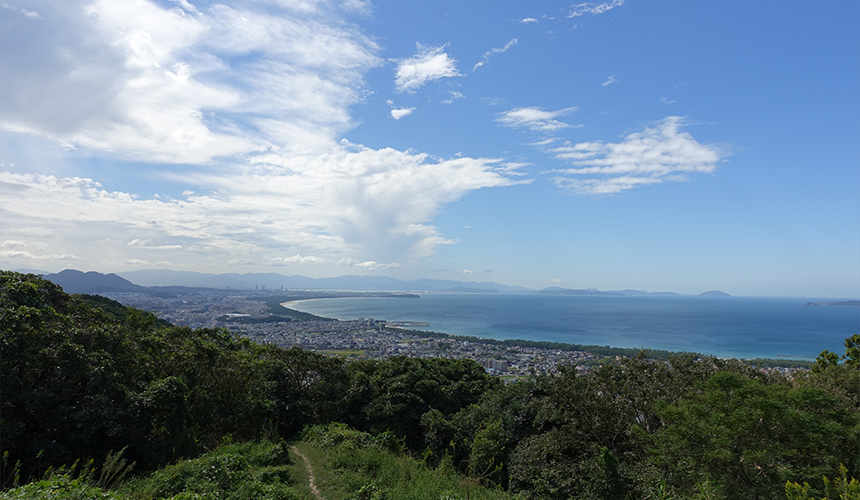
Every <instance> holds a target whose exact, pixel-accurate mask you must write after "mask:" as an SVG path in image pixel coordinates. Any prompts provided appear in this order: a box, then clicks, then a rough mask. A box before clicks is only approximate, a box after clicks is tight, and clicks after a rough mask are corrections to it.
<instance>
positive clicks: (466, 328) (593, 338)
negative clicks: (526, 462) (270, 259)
mask: <svg viewBox="0 0 860 500" xmlns="http://www.w3.org/2000/svg"><path fill="white" fill-rule="evenodd" d="M821 300H822V299H799V298H792V299H785V298H739V297H733V298H704V297H655V296H644V297H615V296H610V297H605V296H604V297H601V296H582V297H577V296H562V295H514V294H510V295H509V294H486V295H483V294H421V298H420V299H405V298H350V299H320V300H306V301H300V302H293V303H291V304H290V305H289V307H292V308H294V309H297V310H300V311H304V312H309V313H313V314H317V315H319V316H325V317H329V318H338V319H344V320H346V319H356V318H359V317H363V318H375V319H384V320H388V321H416V322H426V323H429V326H426V327H425V326H422V327H420V329H422V330H431V331H436V332H444V333H451V334H457V335H475V336H478V337H484V338H493V339H526V340H547V341H553V342H567V343H572V344H585V345H608V346H612V347H634V348H639V347H646V348H652V349H665V350H669V351H688V352H698V353H703V354H712V355H716V356H721V357H739V358H755V357H763V358H777V357H791V358H798V359H804V358H805V357H810V358H812V357H815V356H816V355H818V353H820V352H821V351H823V350H824V349H829V350H831V351H834V352H837V353H839V354H842V352H843V351H844V346H843V341H844V340H845V338H846V337H849V336H851V335H853V334H855V333H860V308H857V307H806V306H803V304H805V303H806V302H810V301H812V302H819V301H821Z"/></svg>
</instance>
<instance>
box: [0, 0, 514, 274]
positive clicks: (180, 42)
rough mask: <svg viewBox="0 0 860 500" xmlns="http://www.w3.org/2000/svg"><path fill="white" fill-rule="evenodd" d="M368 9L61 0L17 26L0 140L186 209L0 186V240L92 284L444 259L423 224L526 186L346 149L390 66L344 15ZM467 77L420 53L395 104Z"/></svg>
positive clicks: (303, 3) (29, 182)
mask: <svg viewBox="0 0 860 500" xmlns="http://www.w3.org/2000/svg"><path fill="white" fill-rule="evenodd" d="M195 3H197V2H195ZM197 4H198V5H202V4H199V3H197ZM347 4H348V5H347ZM366 8H367V5H366V4H365V3H364V2H360V1H355V0H347V1H346V2H343V1H337V0H268V1H266V2H258V3H253V2H252V3H247V2H236V3H232V2H225V3H217V4H214V5H211V6H209V7H206V8H204V7H202V6H201V7H199V10H197V8H196V7H194V5H192V4H191V3H188V1H187V0H175V3H173V4H166V5H163V4H159V3H155V2H152V1H149V0H127V1H122V2H115V1H111V0H69V1H67V2H61V3H58V4H56V5H55V6H54V8H52V9H51V10H50V11H43V12H42V14H43V16H44V17H43V18H42V19H41V20H40V21H39V22H19V23H11V24H9V25H8V26H10V27H11V28H10V29H9V30H3V31H0V46H12V45H13V44H14V46H15V47H18V48H20V53H18V54H15V57H12V54H10V53H9V52H8V51H0V74H2V75H4V77H3V78H0V130H3V131H5V132H6V133H7V134H8V135H9V136H12V137H18V136H23V135H24V134H33V135H36V136H38V137H40V138H41V139H39V140H44V138H47V139H48V140H51V141H56V143H58V144H61V145H64V146H68V147H69V149H71V148H77V152H75V153H72V152H67V153H66V154H82V155H92V156H94V157H97V158H109V159H114V158H117V157H119V158H130V159H134V160H141V161H143V162H148V163H149V165H147V167H146V168H148V169H151V172H150V173H151V174H152V176H154V177H152V178H154V179H155V180H156V181H158V180H164V179H167V180H169V181H170V182H171V183H172V184H173V185H175V186H176V187H177V189H176V191H175V192H182V193H183V194H182V198H181V199H176V198H173V197H171V196H170V195H166V194H165V193H164V192H162V196H158V195H154V196H152V197H147V196H142V195H139V194H137V193H134V192H130V191H127V190H115V188H114V187H112V186H111V185H110V183H109V182H108V181H103V182H104V183H105V184H107V187H106V186H103V185H101V184H99V183H97V182H95V181H94V180H93V179H91V178H89V177H90V176H92V177H95V175H96V174H93V173H90V174H88V175H86V176H84V175H82V176H80V177H76V176H74V175H72V174H66V175H56V176H51V175H42V174H40V173H37V172H35V171H33V170H31V171H30V172H29V173H20V172H26V171H27V170H26V167H15V172H3V171H0V228H2V229H0V236H2V240H3V241H6V242H11V243H8V244H6V245H5V246H3V247H2V251H3V252H5V253H4V254H2V256H4V257H7V258H9V259H16V261H26V260H32V261H34V262H35V261H39V262H43V261H47V260H51V259H53V260H63V259H81V260H82V261H83V262H82V264H81V265H90V266H93V267H96V266H103V265H116V266H124V265H140V263H142V262H150V263H154V264H155V265H161V264H160V263H163V262H165V260H162V258H163V257H165V255H164V254H165V253H168V252H169V253H170V263H168V264H169V265H171V266H176V267H179V268H183V267H184V268H189V269H205V268H206V266H210V269H215V268H217V266H224V265H229V263H231V262H232V263H237V262H242V263H255V262H256V263H264V264H255V265H268V263H272V262H277V261H278V260H279V259H280V263H281V264H282V265H291V266H304V265H307V266H310V265H314V266H344V265H348V266H352V267H354V268H356V269H364V270H371V269H389V268H393V267H397V266H401V265H408V264H409V263H410V262H414V261H416V259H420V258H422V257H425V256H427V255H429V254H431V253H432V252H433V250H434V248H436V246H437V245H442V244H450V243H452V242H451V241H450V240H449V239H447V238H446V237H445V236H444V235H443V234H441V232H440V231H439V230H438V229H437V228H436V227H435V226H434V225H433V223H432V221H433V218H434V217H435V216H436V215H437V214H438V212H439V210H440V209H441V207H443V206H444V205H445V204H447V203H451V202H454V201H456V200H458V199H459V198H460V197H462V196H464V195H465V194H466V193H468V192H470V191H472V190H476V189H481V188H488V187H500V186H508V185H512V184H516V183H517V182H528V180H526V181H514V180H513V179H515V178H516V176H518V175H520V173H519V172H517V170H516V169H517V165H516V164H510V163H505V162H503V161H501V160H498V159H492V158H468V157H457V158H453V159H441V160H439V159H431V158H430V156H429V155H427V154H421V153H415V152H411V151H407V152H402V151H397V150H394V149H381V150H373V149H368V148H364V147H361V146H356V145H351V144H349V143H348V142H345V141H341V140H340V138H341V137H342V136H343V132H345V131H346V130H348V129H349V128H351V127H352V126H354V124H355V123H354V121H353V119H352V118H351V115H350V112H349V109H350V106H352V105H353V104H355V103H357V102H359V101H360V99H361V98H362V96H363V95H366V92H364V89H363V85H364V80H363V79H364V75H365V74H366V72H367V71H368V70H370V69H371V68H373V67H375V66H378V65H379V64H380V62H381V59H380V58H379V57H378V55H377V53H378V52H379V48H378V47H377V45H376V44H375V42H373V41H372V40H371V39H370V38H369V37H367V36H365V35H364V34H362V33H361V32H360V30H359V29H358V27H357V26H356V25H354V24H352V23H350V22H349V21H348V20H346V19H345V18H344V17H343V16H344V12H345V9H346V10H349V11H350V12H356V11H358V12H361V11H363V10H366ZM48 14H49V15H48ZM458 74H459V73H458V72H457V70H456V62H455V61H454V60H453V59H452V58H451V57H450V56H449V55H448V54H446V53H445V47H444V46H443V47H435V48H423V47H421V46H419V53H418V54H417V55H416V56H414V57H412V58H410V59H407V60H404V61H400V63H399V66H398V88H399V89H400V90H401V91H411V90H414V89H417V88H420V87H421V86H422V85H424V84H425V83H427V82H429V81H432V80H436V79H438V78H444V77H452V76H457V75H458ZM450 95H451V98H452V99H454V98H458V97H461V96H462V95H461V94H454V93H451V94H450ZM395 111H396V110H395ZM392 116H394V113H393V114H392ZM402 116H405V115H401V117H402ZM158 163H160V165H158ZM189 164H190V165H191V167H189ZM118 165H120V166H121V165H123V163H118ZM125 165H129V168H133V167H134V166H136V165H134V164H130V163H127V164H125ZM120 166H118V167H117V170H119V169H120V168H121V167H120ZM201 166H202V167H201ZM90 168H92V169H93V170H97V169H98V166H97V163H96V162H93V164H91V165H90ZM9 169H10V170H11V169H12V167H11V166H10V167H9ZM105 175H110V174H107V173H105ZM99 177H100V178H103V177H104V175H101V173H99ZM117 177H118V178H119V177H121V175H120V174H117ZM122 182H123V180H119V181H118V182H117V185H120V184H121V183H122ZM186 187H191V188H192V189H185V188H186ZM146 189H150V188H146ZM183 189H184V191H183ZM106 237H109V239H106ZM37 239H38V240H40V241H41V240H44V241H47V242H49V243H50V250H49V247H48V246H38V242H37V241H36V240H37ZM15 242H22V244H23V246H22V245H19V244H18V243H15ZM94 242H100V243H99V244H94ZM16 245H17V246H16ZM154 255H155V256H156V257H153V256H154ZM285 256H287V257H285ZM290 256H295V257H290ZM294 258H295V259H296V260H291V259H294ZM105 263H107V264H105ZM165 265H167V264H165ZM249 265H250V264H249Z"/></svg>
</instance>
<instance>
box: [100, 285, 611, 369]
mask: <svg viewBox="0 0 860 500" xmlns="http://www.w3.org/2000/svg"><path fill="white" fill-rule="evenodd" d="M105 296H107V297H109V298H111V299H113V300H116V301H118V302H120V303H122V304H124V305H126V306H133V307H136V308H138V309H143V310H147V311H151V312H153V313H155V314H156V315H158V316H159V317H161V318H163V319H165V320H167V321H169V322H171V323H173V324H174V325H177V326H190V327H192V328H204V327H210V328H227V329H229V330H230V331H233V332H236V333H238V334H241V335H244V336H247V337H249V338H251V339H252V340H254V341H256V342H259V343H266V344H275V345H279V346H282V347H294V346H295V347H300V348H302V349H307V350H312V351H316V352H320V353H324V354H329V355H337V356H344V357H348V358H351V359H382V358H386V357H391V356H409V357H418V358H448V359H463V358H466V359H472V360H474V361H476V362H478V363H479V364H481V365H482V366H484V367H485V368H486V369H487V371H488V372H490V373H494V374H498V375H502V376H510V377H514V378H516V377H524V376H528V375H530V374H531V373H540V374H543V373H553V372H555V371H556V370H557V366H558V365H578V366H579V368H578V369H580V370H581V371H584V370H586V368H585V365H584V363H585V362H586V361H589V360H592V359H594V358H593V357H592V356H590V355H589V354H588V353H585V352H580V351H561V350H557V349H540V348H534V347H509V346H502V345H499V344H497V343H494V342H493V341H487V342H475V341H463V340H458V339H456V338H453V337H447V336H432V337H428V336H426V334H422V333H421V332H415V331H411V330H406V329H403V328H400V326H401V324H388V323H387V322H385V321H381V320H375V319H373V318H369V319H366V320H365V319H364V318H359V319H357V320H353V321H339V320H320V319H314V320H299V319H296V318H283V317H279V316H275V315H273V314H272V313H271V312H270V310H269V308H268V306H267V305H266V303H265V301H263V300H261V299H260V297H256V296H248V295H238V294H235V292H234V294H233V295H228V294H217V293H208V294H207V293H197V294H184V295H177V296H175V297H157V296H151V295H146V294H141V293H125V292H122V293H121V292H117V293H106V294H105Z"/></svg>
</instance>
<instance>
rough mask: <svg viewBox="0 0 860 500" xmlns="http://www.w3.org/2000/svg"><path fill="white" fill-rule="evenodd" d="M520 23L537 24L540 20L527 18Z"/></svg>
mask: <svg viewBox="0 0 860 500" xmlns="http://www.w3.org/2000/svg"><path fill="white" fill-rule="evenodd" d="M520 22H521V23H523V24H529V23H536V22H538V20H537V19H535V18H533V17H527V18H525V19H523V20H521V21H520Z"/></svg>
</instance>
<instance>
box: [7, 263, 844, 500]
mask: <svg viewBox="0 0 860 500" xmlns="http://www.w3.org/2000/svg"><path fill="white" fill-rule="evenodd" d="M99 300H100V303H98V304H97V305H96V307H94V306H93V305H91V304H92V303H93V301H92V300H91V299H87V298H86V297H72V296H69V295H67V294H65V293H63V292H62V290H61V289H60V288H59V287H57V286H56V285H54V284H53V283H50V282H48V281H45V280H42V279H40V278H39V277H37V276H33V275H22V274H18V273H12V272H5V271H4V272H2V273H0V349H2V351H0V353H2V357H0V361H2V363H0V377H2V378H0V384H2V386H0V391H2V392H0V394H2V400H0V410H2V419H0V432H2V442H0V447H2V452H3V463H2V470H0V481H2V484H3V486H4V487H6V488H9V487H12V486H17V484H25V483H28V482H29V484H26V485H25V486H22V487H18V488H16V489H13V490H9V491H7V492H6V493H4V497H8V498H39V496H38V495H46V494H47V493H45V491H42V490H39V488H43V487H46V488H53V489H52V490H50V491H61V490H62V491H65V490H63V488H65V489H67V490H69V491H77V493H75V495H77V496H68V497H66V498H111V497H112V496H113V497H117V496H125V497H129V495H135V494H148V495H150V496H149V497H145V496H144V497H133V498H170V497H175V498H214V497H215V496H218V497H219V498H224V497H229V498H246V497H247V498H250V497H254V498H260V497H266V496H269V497H270V498H308V497H307V495H306V493H307V492H306V491H304V490H301V489H300V488H299V483H298V482H296V481H293V480H292V479H291V478H293V477H298V476H296V474H300V472H296V467H295V464H292V465H291V464H290V463H288V462H285V460H286V458H285V457H286V456H287V455H284V454H283V445H282V444H277V443H281V440H282V439H287V440H289V439H297V438H299V437H300V436H301V433H302V430H303V429H305V428H310V429H311V430H309V431H307V434H306V436H307V440H308V441H307V442H305V443H304V444H302V445H300V446H304V447H306V448H305V449H306V450H307V451H308V454H309V455H310V456H311V457H312V458H313V457H317V460H316V462H317V463H320V464H322V465H320V467H323V470H324V471H327V472H325V473H324V474H323V475H321V476H320V477H321V481H322V479H325V481H326V482H325V484H326V485H327V486H328V487H329V488H330V490H328V491H331V492H332V493H331V495H332V498H407V497H406V496H403V495H406V493H404V492H406V491H413V490H414V491H416V492H424V491H426V492H432V493H427V495H430V496H427V495H424V496H413V497H414V498H431V497H432V498H444V497H445V495H448V497H449V498H458V497H459V498H495V497H492V496H483V497H482V496H480V495H490V494H495V493H498V494H499V495H500V496H498V498H505V496H504V495H506V494H515V495H519V496H520V497H521V498H548V499H556V498H558V499H561V498H606V499H627V498H629V499H633V498H667V499H668V498H715V499H718V498H725V499H776V498H779V499H785V498H856V495H857V488H856V481H853V480H852V479H851V478H853V477H858V476H860V474H858V472H860V336H854V337H852V338H850V339H847V340H846V353H845V355H844V356H842V357H840V356H839V355H837V354H834V353H829V352H824V353H822V355H821V356H819V358H818V359H817V360H816V362H815V364H814V365H813V367H812V370H810V371H808V372H803V373H801V372H796V373H795V376H794V378H786V377H782V376H779V375H776V374H771V375H768V374H765V373H763V372H761V371H759V370H757V369H756V368H754V367H753V366H751V365H750V364H747V363H743V362H740V361H732V360H718V359H714V358H709V357H697V356H675V357H671V358H670V359H668V360H667V361H662V360H654V359H649V358H647V357H645V356H644V355H641V354H640V355H638V356H635V357H630V358H626V359H622V360H618V361H615V362H611V363H607V364H604V365H601V366H599V367H596V368H594V369H593V370H591V373H590V374H589V375H587V376H578V375H577V374H576V372H575V370H573V369H565V368H563V369H562V370H561V372H560V374H559V375H557V376H553V377H537V378H535V379H533V380H529V381H521V382H518V383H515V384H508V385H505V384H502V383H501V382H500V381H499V380H498V379H495V378H491V377H489V376H487V374H486V373H485V372H484V370H483V369H482V368H481V367H480V366H478V365H477V364H475V363H473V362H471V361H465V360H421V359H408V358H391V359H388V360H384V361H355V362H347V361H345V360H342V359H337V358H330V357H325V356H321V355H317V354H314V353H310V352H306V351H302V350H299V349H283V348H278V347H275V346H261V345H257V344H254V343H252V342H250V341H248V340H247V339H241V338H238V337H236V336H234V335H232V334H230V333H229V332H226V331H222V330H212V329H198V330H192V329H189V328H179V327H173V326H165V325H163V324H160V323H159V322H158V320H157V319H156V318H155V317H154V316H152V315H150V314H148V313H145V312H142V311H137V310H134V309H127V308H123V307H122V306H121V305H119V304H116V303H112V304H111V303H109V302H104V301H103V300H101V299H99ZM332 423H338V424H341V425H335V426H331V425H329V424H332ZM314 425H326V426H327V427H323V428H319V427H317V428H313V427H312V426H314ZM344 425H345V426H346V427H344ZM314 429H316V430H314ZM320 429H323V430H320ZM332 436H334V437H332ZM338 436H340V437H338ZM338 440H340V441H338ZM334 441H338V442H334ZM225 442H234V443H254V442H256V443H259V444H256V445H254V444H237V445H232V446H234V447H235V448H230V447H229V446H228V447H224V446H222V445H223V444H224V443H225ZM273 443H274V444H273ZM344 443H346V444H344ZM351 443H352V444H351ZM356 443H357V444H356ZM243 446H246V447H248V448H247V449H248V450H251V449H257V448H255V447H259V448H260V449H261V450H263V449H265V450H269V451H259V452H257V451H253V452H252V451H249V452H248V453H249V454H250V455H249V456H251V457H252V458H249V456H245V455H243V454H242V453H244V452H239V451H236V450H242V449H244V448H242V447H243ZM278 446H281V451H276V448H277V447H278ZM118 450H125V451H124V452H123V457H124V458H125V459H127V460H128V463H129V464H130V463H131V462H135V463H136V465H135V468H134V470H133V471H132V474H135V476H134V477H132V478H131V479H126V480H125V481H123V482H121V483H119V484H117V485H114V484H109V485H105V484H103V485H101V486H96V485H97V484H99V483H98V482H95V483H94V482H93V477H94V474H91V473H90V472H89V471H93V470H98V471H103V470H105V464H108V465H109V467H108V470H111V466H110V464H111V463H112V462H111V461H110V460H111V457H115V456H116V453H117V451H118ZM231 450H233V451H231ZM361 450H365V451H366V452H365V451H361ZM267 453H268V455H267ZM278 454H280V455H278ZM234 455H235V456H240V457H243V458H225V457H233V456H234ZM404 455H405V456H406V457H410V456H411V457H412V458H403V456H404ZM266 456H268V457H269V458H265V459H264V458H259V457H266ZM219 457H220V458H219ZM253 457H257V458H253ZM271 457H276V458H271ZM277 457H280V458H277ZM386 457H401V459H402V460H405V462H403V464H401V462H399V461H398V460H400V459H397V460H395V459H394V458H392V459H391V460H394V461H393V462H391V463H392V464H397V465H391V467H395V468H398V470H400V471H401V472H400V474H401V476H400V477H402V478H403V483H402V484H404V485H407V486H403V487H402V489H400V490H398V489H396V488H394V485H395V484H400V483H396V482H393V481H395V480H394V479H392V478H395V477H397V476H396V474H395V473H394V472H385V473H383V472H381V471H383V470H388V469H384V468H383V466H384V467H389V465H385V464H387V463H388V462H387V460H389V459H388V458H386ZM418 457H420V459H419V458H418ZM90 459H92V462H89V460H90ZM76 460H79V462H78V463H79V464H80V463H86V464H88V465H87V466H86V467H83V468H82V469H85V470H86V471H87V472H74V473H73V472H70V469H62V470H61V469H59V467H61V466H63V464H73V463H75V461H76ZM266 460H269V462H266ZM203 464H205V465H203ZM326 464H327V465H326ZM404 464H406V465H404ZM283 467H287V468H288V469H279V468H283ZM290 467H292V469H289V468H290ZM207 468H208V469H207ZM267 468H268V469H267ZM843 468H844V469H843ZM75 470H76V471H78V470H79V469H75ZM195 470H197V471H203V470H210V471H213V474H214V475H213V476H211V478H213V481H215V480H216V479H217V481H215V482H214V483H212V482H208V483H207V482H206V481H203V480H202V479H200V478H199V477H197V476H195V474H197V473H196V472H194V471H195ZM289 470H292V471H293V473H292V474H289V473H288V471H289ZM183 471H184V472H183ZM217 471H221V472H217ZM216 472H217V473H216ZM46 473H47V474H48V476H47V479H45V480H42V481H39V479H42V478H46ZM424 474H427V475H426V476H425V475H424ZM171 477H172V478H177V477H188V478H192V479H188V481H186V482H182V483H181V484H182V485H184V486H182V488H184V489H181V488H180V487H178V486H176V487H175V488H173V489H169V488H168V489H158V488H156V487H155V486H152V485H153V484H156V483H153V482H151V481H156V482H157V481H162V483H159V484H168V483H169V484H173V485H174V486H175V485H176V484H178V483H175V482H173V483H171V482H170V481H173V479H171V480H168V479H167V478H171ZM443 477H448V478H452V480H455V482H457V481H459V482H465V483H464V484H467V485H474V487H475V488H477V487H478V485H480V486H482V487H483V488H482V489H481V490H480V492H479V490H475V491H472V490H468V489H467V490H455V489H454V486H451V492H453V493H451V494H449V493H447V491H448V490H444V491H442V490H435V489H431V486H430V485H431V484H435V483H437V482H439V484H448V483H443V479H442V478H443ZM155 478H161V479H155ZM193 478H196V479H193ZM218 478H222V479H223V481H222V480H221V479H218ZM225 478H226V479H225ZM421 478H423V479H421ZM825 478H829V479H827V480H826V481H825ZM34 479H35V480H37V481H36V482H31V481H32V480H34ZM413 480H414V481H415V482H412V481H413ZM45 481H47V483H45ZM147 481H150V482H147ZM176 481H180V480H179V479H176ZM182 481H185V480H182ZM207 481H208V480H207ZM219 481H220V482H219ZM291 481H292V482H291ZM180 482H181V481H180ZM321 484H322V482H321ZM451 484H454V483H451ZM457 484H459V483H457ZM207 485H208V486H207ZM97 487H98V488H102V489H98V490H93V489H92V488H97ZM165 488H166V487H165ZM207 488H208V489H207ZM446 488H448V487H447V486H446ZM303 491H304V493H303ZM458 491H459V493H458ZM485 491H486V492H485ZM145 492H150V493H145ZM338 492H339V493H338ZM437 493H438V496H434V495H436V494H437ZM51 494H52V495H53V493H51ZM410 494H411V493H410ZM21 495H31V496H29V497H28V496H21ZM32 495H37V496H32ZM70 495H71V493H70ZM99 495H101V496H99ZM242 495H244V496H242ZM290 495H293V496H290ZM302 495H305V496H304V497H303V496H302ZM414 495H423V493H415V494H414ZM837 495H840V496H837ZM851 495H854V496H851Z"/></svg>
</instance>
